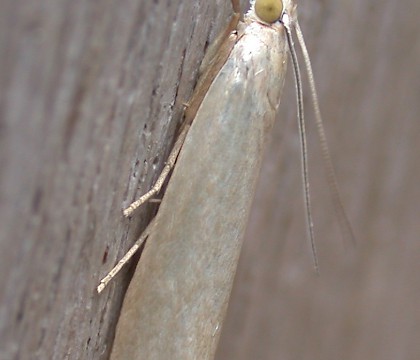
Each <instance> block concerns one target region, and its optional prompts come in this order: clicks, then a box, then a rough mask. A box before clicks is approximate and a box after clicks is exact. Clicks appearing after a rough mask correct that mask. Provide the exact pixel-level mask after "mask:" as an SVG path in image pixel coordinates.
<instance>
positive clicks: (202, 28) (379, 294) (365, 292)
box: [0, 0, 420, 360]
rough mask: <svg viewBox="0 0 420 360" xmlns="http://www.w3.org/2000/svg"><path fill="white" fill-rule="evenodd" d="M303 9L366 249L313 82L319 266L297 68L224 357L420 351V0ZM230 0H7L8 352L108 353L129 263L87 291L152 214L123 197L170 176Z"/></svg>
mask: <svg viewBox="0 0 420 360" xmlns="http://www.w3.org/2000/svg"><path fill="white" fill-rule="evenodd" d="M246 6H247V5H246V4H245V2H243V3H242V7H243V9H245V8H246ZM298 6H299V19H300V24H301V27H302V30H303V32H304V34H305V36H306V42H307V45H308V48H309V52H310V55H311V58H312V63H313V68H314V75H315V80H316V83H317V87H318V92H319V99H320V106H321V110H322V113H323V117H324V122H325V127H326V131H327V135H328V139H329V145H330V150H331V152H332V156H333V161H334V165H335V168H336V172H337V177H338V181H339V184H340V187H341V191H342V196H343V199H344V203H345V207H346V209H347V212H348V215H349V218H350V220H351V222H352V224H353V227H354V231H355V234H356V239H357V244H356V246H352V245H351V244H350V243H349V241H348V239H342V237H341V235H340V231H339V229H338V221H337V218H336V215H335V214H334V211H333V209H332V205H331V200H330V195H329V190H328V187H327V183H326V178H325V173H324V169H323V164H322V159H321V156H320V147H319V143H318V140H317V135H316V130H315V124H314V121H313V120H314V117H313V112H312V109H311V104H310V97H309V92H308V91H307V89H308V88H307V87H306V91H305V103H306V108H305V111H306V119H307V132H308V142H309V166H310V185H311V194H312V200H313V215H314V226H315V232H316V234H315V235H316V244H317V250H318V257H319V263H320V276H316V274H315V273H314V270H313V265H312V255H311V250H310V245H309V243H308V239H307V236H306V224H305V215H304V214H305V213H304V208H303V197H302V186H301V174H300V166H301V165H300V150H299V138H298V134H297V121H296V102H295V93H294V83H293V77H292V72H291V69H289V74H288V79H287V81H286V86H285V89H284V96H283V98H282V100H281V106H280V109H279V114H278V121H277V123H276V127H275V129H274V132H273V137H272V141H271V143H270V144H269V146H268V147H267V149H266V161H265V164H264V166H263V169H262V172H261V177H260V186H259V189H258V191H257V193H256V198H255V204H254V207H253V210H252V216H251V219H250V222H249V228H248V230H247V236H246V239H245V242H244V246H243V251H242V255H241V259H240V263H239V267H238V271H237V276H236V281H235V285H234V289H233V293H232V298H231V301H230V305H229V309H228V313H227V318H226V322H225V324H224V326H223V329H222V335H221V340H220V344H219V349H218V353H217V356H216V358H217V359H218V360H222V359H241V360H242V359H253V360H254V359H264V360H265V359H282V360H288V359H311V360H314V359H322V360H328V359H334V360H335V359H355V360H356V359H357V360H360V359H369V360H376V359H377V360H379V359H380V360H387V359H392V360H395V359H404V360H407V359H408V360H411V359H413V360H416V359H418V358H419V357H420V342H419V341H418V339H419V338H420V307H419V303H420V279H419V274H420V261H419V260H420V241H419V232H420V225H419V220H418V218H419V213H420V212H419V207H420V205H419V203H420V190H419V186H418V178H419V176H420V162H419V160H418V155H419V154H420V145H419V143H418V140H417V139H418V138H420V122H419V121H418V114H420V101H419V96H420V74H419V72H420V70H419V69H420V42H419V41H418V34H419V33H420V22H419V15H418V14H420V3H419V2H418V1H417V0H406V1H393V0H381V1H379V0H372V1H369V2H366V1H361V0H351V1H350V0H341V1H333V0H301V1H299V3H298ZM230 14H231V6H230V1H228V0H215V1H211V2H209V1H205V0H197V1H194V2H191V1H186V0H171V1H154V0H120V1H118V2H112V1H108V0H98V1H96V2H88V1H85V0H73V1H69V0H58V1H50V0H39V1H36V2H35V1H32V2H30V1H27V0H0V169H1V171H0V358H1V359H6V360H9V359H34V358H36V359H107V358H108V356H109V351H110V348H111V346H112V340H113V337H114V331H115V326H116V321H117V319H118V314H119V311H120V307H121V302H122V299H123V296H124V292H125V289H126V286H127V284H128V282H129V279H130V269H126V270H124V271H123V273H122V274H121V275H119V277H118V278H117V279H116V281H114V282H113V283H112V284H111V286H110V287H109V289H108V290H107V291H106V292H105V293H104V294H103V295H101V296H98V295H97V294H96V293H95V287H96V285H97V283H98V281H99V279H100V278H101V277H102V276H103V275H105V274H106V272H107V271H108V270H109V269H110V268H111V266H112V265H113V264H114V263H115V262H116V261H117V259H119V258H120V257H121V256H122V254H124V253H125V252H126V250H127V249H128V248H129V247H130V245H131V244H132V243H133V242H134V241H135V240H136V239H137V237H138V235H139V234H140V233H141V232H142V230H143V229H144V227H145V226H146V224H147V222H148V221H149V220H150V218H151V217H152V216H153V214H154V212H155V211H156V205H153V204H151V205H148V206H145V207H144V208H143V209H141V210H140V211H139V212H138V214H137V216H136V217H135V218H133V219H131V220H125V219H122V217H121V208H122V207H123V206H125V205H127V204H128V203H129V202H130V201H131V200H133V199H134V198H135V197H136V195H138V194H141V193H144V192H145V191H146V190H147V189H149V188H150V184H151V183H152V182H153V180H154V179H156V177H157V175H158V173H159V172H160V169H161V168H162V166H163V164H164V162H165V160H166V157H167V154H168V151H169V149H170V148H171V145H172V143H173V139H174V136H175V134H176V129H177V127H178V125H179V123H180V120H181V114H182V109H183V103H185V102H186V101H187V100H188V99H189V97H190V95H191V92H192V89H193V87H194V85H195V81H196V78H197V72H198V66H199V63H200V61H201V59H202V56H203V54H204V52H205V49H206V47H207V44H208V43H211V42H212V40H213V39H214V37H215V36H216V35H217V34H218V33H219V31H220V29H221V28H222V27H223V25H224V24H225V23H226V21H227V19H228V18H229V16H230ZM302 72H303V69H302ZM303 80H304V82H305V80H306V78H304V79H303ZM304 85H305V83H304Z"/></svg>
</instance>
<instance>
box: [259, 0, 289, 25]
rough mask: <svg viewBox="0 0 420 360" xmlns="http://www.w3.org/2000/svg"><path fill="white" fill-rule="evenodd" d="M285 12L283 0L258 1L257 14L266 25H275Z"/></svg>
mask: <svg viewBox="0 0 420 360" xmlns="http://www.w3.org/2000/svg"><path fill="white" fill-rule="evenodd" d="M282 12H283V1H282V0H256V1H255V13H256V14H257V16H258V17H259V18H260V19H261V20H262V21H264V22H266V23H270V24H271V23H273V22H276V21H277V20H278V19H280V16H281V14H282Z"/></svg>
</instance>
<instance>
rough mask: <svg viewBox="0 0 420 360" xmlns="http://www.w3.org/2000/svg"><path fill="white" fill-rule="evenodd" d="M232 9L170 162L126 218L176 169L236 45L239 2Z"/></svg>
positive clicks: (186, 114)
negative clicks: (190, 131) (190, 132)
mask: <svg viewBox="0 0 420 360" xmlns="http://www.w3.org/2000/svg"><path fill="white" fill-rule="evenodd" d="M232 8H233V11H234V12H233V14H232V17H231V19H230V22H229V24H228V25H227V26H226V28H225V29H224V31H222V33H221V34H220V35H219V36H218V38H217V39H216V40H215V43H214V45H212V47H211V49H209V51H210V52H211V53H210V54H209V55H207V54H206V57H207V58H210V60H208V65H207V69H206V71H205V72H204V73H203V74H202V75H201V76H200V79H199V81H198V83H197V86H196V88H195V90H194V93H193V95H192V97H191V101H190V102H189V104H188V105H187V108H186V110H185V119H184V126H183V128H182V131H181V133H180V135H179V136H178V139H177V141H176V143H175V145H174V148H173V149H172V152H171V154H170V155H169V158H168V161H167V162H166V165H165V167H164V168H163V170H162V173H161V174H160V176H159V178H158V179H157V181H156V183H155V184H154V185H153V187H152V188H151V189H150V190H149V191H148V192H147V193H146V194H144V195H143V196H141V197H140V198H139V199H138V200H136V201H135V202H133V203H132V204H131V205H130V206H128V207H127V208H126V209H125V210H123V214H124V216H126V217H128V216H130V215H131V214H132V213H133V212H134V211H135V210H136V209H137V208H138V207H139V206H141V205H142V204H144V203H145V202H146V201H148V200H149V199H150V198H151V197H152V196H154V195H155V194H157V193H158V192H159V191H160V189H161V188H162V186H163V183H164V182H165V180H166V178H167V177H168V175H169V173H170V172H171V170H172V168H173V167H174V165H175V162H176V159H177V157H178V154H179V152H180V150H181V148H182V144H183V143H184V140H185V137H186V136H187V132H188V129H189V126H190V124H191V123H192V121H193V120H194V118H195V115H196V113H197V111H198V108H199V107H200V105H201V102H202V101H203V99H204V97H205V96H206V94H207V91H208V89H209V87H210V85H211V84H212V82H213V80H214V79H215V78H216V76H217V74H218V73H219V71H220V69H221V68H222V66H223V65H224V64H225V62H226V60H227V58H228V57H229V54H230V52H231V50H232V48H233V46H234V45H235V42H236V39H237V35H236V34H232V31H233V30H235V29H236V28H237V26H238V23H239V18H240V6H239V0H232Z"/></svg>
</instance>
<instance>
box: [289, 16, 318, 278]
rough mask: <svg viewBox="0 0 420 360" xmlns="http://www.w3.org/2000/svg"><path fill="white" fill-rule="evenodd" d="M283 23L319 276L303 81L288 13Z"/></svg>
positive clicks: (316, 269) (309, 221) (310, 225)
mask: <svg viewBox="0 0 420 360" xmlns="http://www.w3.org/2000/svg"><path fill="white" fill-rule="evenodd" d="M282 22H283V24H284V27H285V29H286V38H287V43H288V45H289V50H290V57H291V58H292V64H293V70H294V71H293V73H294V75H295V85H296V98H297V112H298V124H299V137H300V147H301V153H302V161H301V163H302V182H303V193H304V199H305V208H306V220H307V226H308V232H309V238H310V241H311V247H312V256H313V261H314V267H315V271H316V272H317V274H319V266H318V256H317V253H316V246H315V236H314V224H313V221H312V210H311V198H310V192H309V174H308V149H307V144H306V130H305V118H304V114H303V94H302V80H301V77H300V70H299V63H298V60H297V56H296V51H295V47H294V44H293V39H292V32H291V29H290V18H289V15H288V14H287V13H284V14H283V17H282Z"/></svg>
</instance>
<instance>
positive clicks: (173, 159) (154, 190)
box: [123, 126, 189, 217]
mask: <svg viewBox="0 0 420 360" xmlns="http://www.w3.org/2000/svg"><path fill="white" fill-rule="evenodd" d="M188 129H189V126H185V127H184V128H183V129H182V131H181V133H180V134H179V136H178V139H177V140H176V142H175V145H174V147H173V149H172V151H171V153H170V154H169V157H168V160H167V161H166V164H165V166H164V168H163V170H162V172H161V173H160V175H159V177H158V179H157V180H156V182H155V184H154V185H153V187H152V188H151V189H150V190H149V191H148V192H147V193H146V194H144V195H143V196H141V197H140V198H139V199H138V200H136V201H134V202H133V203H131V204H130V206H128V207H127V208H126V209H124V210H123V214H124V216H125V217H128V216H130V215H131V214H132V213H133V212H134V210H136V209H137V208H138V207H139V206H141V205H142V204H144V203H145V202H146V201H148V200H149V199H150V198H151V197H152V196H154V195H155V194H157V193H158V192H159V191H160V189H161V188H162V186H163V184H164V182H165V180H166V178H167V177H168V175H169V173H170V172H171V170H172V169H173V167H174V165H175V163H176V159H177V157H178V154H179V152H180V151H181V148H182V145H183V144H184V140H185V138H186V136H187V133H188Z"/></svg>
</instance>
